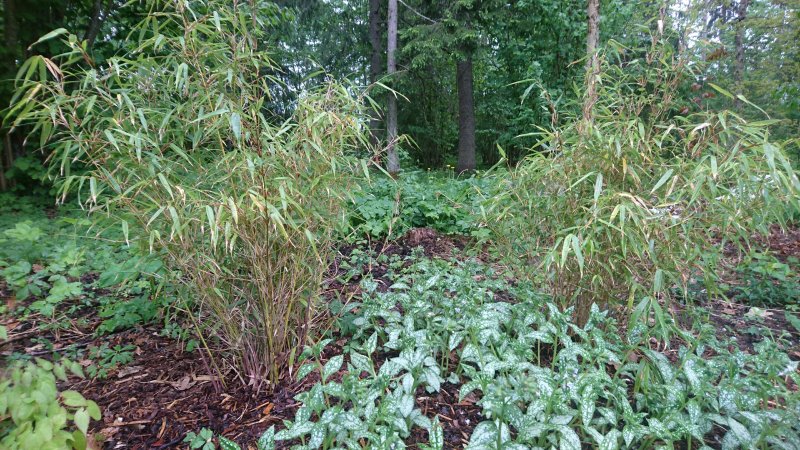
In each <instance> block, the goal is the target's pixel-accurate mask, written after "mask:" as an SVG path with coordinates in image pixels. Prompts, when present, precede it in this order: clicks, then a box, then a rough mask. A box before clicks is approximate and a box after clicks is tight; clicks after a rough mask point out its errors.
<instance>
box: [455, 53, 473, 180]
mask: <svg viewBox="0 0 800 450" xmlns="http://www.w3.org/2000/svg"><path fill="white" fill-rule="evenodd" d="M456 86H457V88H458V163H457V164H456V170H457V171H458V173H463V172H471V171H473V170H475V102H474V99H473V97H472V56H467V58H466V59H464V60H463V61H458V62H456Z"/></svg>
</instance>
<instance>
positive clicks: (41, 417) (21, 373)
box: [0, 359, 100, 450]
mask: <svg viewBox="0 0 800 450" xmlns="http://www.w3.org/2000/svg"><path fill="white" fill-rule="evenodd" d="M67 369H69V370H71V371H72V372H73V373H75V374H76V375H81V376H82V372H81V370H80V365H79V364H77V363H70V362H66V361H62V362H60V363H55V364H54V363H51V362H49V361H45V360H43V359H37V361H36V363H33V362H30V363H27V364H24V365H16V366H13V367H11V368H9V369H4V370H3V371H2V375H3V381H1V382H0V447H3V448H5V449H9V450H15V449H32V448H41V449H64V448H74V449H85V448H86V445H87V432H88V428H89V419H90V418H91V419H94V420H100V408H98V406H97V404H96V403H95V402H93V401H91V400H86V399H85V398H83V396H82V395H81V394H80V393H78V392H75V391H64V392H61V393H59V392H58V388H57V386H56V379H57V378H58V379H59V380H62V381H66V379H67V373H66V371H67ZM68 424H70V425H72V426H74V427H75V428H76V429H75V430H74V431H69V430H68Z"/></svg>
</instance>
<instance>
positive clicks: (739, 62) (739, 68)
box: [733, 0, 750, 109]
mask: <svg viewBox="0 0 800 450" xmlns="http://www.w3.org/2000/svg"><path fill="white" fill-rule="evenodd" d="M748 6H750V0H739V8H738V11H737V17H736V35H735V36H734V38H733V42H734V45H735V46H736V63H735V66H734V68H733V81H734V83H735V85H736V94H738V95H741V94H742V75H743V74H744V31H745V27H744V21H745V19H746V18H747V7H748ZM733 105H734V107H735V108H736V109H741V107H742V101H741V100H739V97H738V96H737V97H736V98H734V99H733Z"/></svg>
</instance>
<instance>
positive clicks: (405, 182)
mask: <svg viewBox="0 0 800 450" xmlns="http://www.w3.org/2000/svg"><path fill="white" fill-rule="evenodd" d="M484 184H486V182H485V181H484V180H483V179H481V178H476V177H469V178H449V177H446V176H442V175H441V174H430V173H425V172H421V171H411V172H403V174H402V175H401V176H400V177H399V178H398V179H397V180H394V179H391V178H388V177H374V178H373V179H371V180H370V182H369V183H368V184H365V185H364V186H362V187H361V190H360V191H359V193H358V194H357V195H356V196H355V199H354V204H353V206H352V208H351V211H350V214H349V220H350V224H351V226H352V227H353V228H354V229H355V231H356V233H357V234H359V235H368V236H372V237H386V236H389V237H397V236H402V235H403V234H404V233H405V232H406V231H408V230H409V229H411V228H433V229H435V230H437V231H440V232H442V233H446V234H462V235H472V236H476V237H479V238H486V237H488V234H487V233H488V229H486V228H485V227H484V226H483V225H482V223H481V221H480V215H479V214H478V208H479V204H478V200H479V196H478V188H480V187H482V186H483V185H484Z"/></svg>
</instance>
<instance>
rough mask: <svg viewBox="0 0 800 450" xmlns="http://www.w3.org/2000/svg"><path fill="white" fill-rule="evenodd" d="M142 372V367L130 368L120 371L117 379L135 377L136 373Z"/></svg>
mask: <svg viewBox="0 0 800 450" xmlns="http://www.w3.org/2000/svg"><path fill="white" fill-rule="evenodd" d="M141 370H142V366H128V367H124V368H122V369H120V371H119V372H118V373H117V378H125V377H127V376H128V375H133V374H134V373H137V372H140V371H141Z"/></svg>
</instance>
